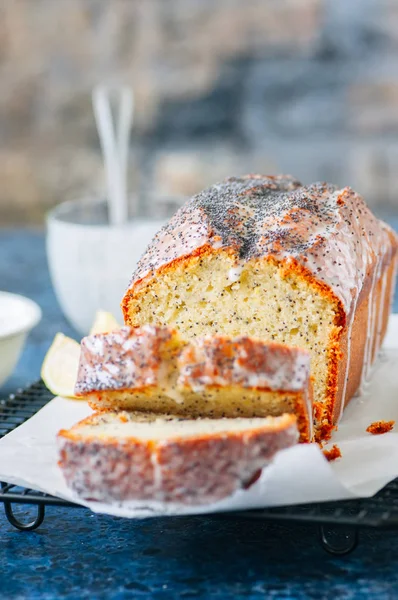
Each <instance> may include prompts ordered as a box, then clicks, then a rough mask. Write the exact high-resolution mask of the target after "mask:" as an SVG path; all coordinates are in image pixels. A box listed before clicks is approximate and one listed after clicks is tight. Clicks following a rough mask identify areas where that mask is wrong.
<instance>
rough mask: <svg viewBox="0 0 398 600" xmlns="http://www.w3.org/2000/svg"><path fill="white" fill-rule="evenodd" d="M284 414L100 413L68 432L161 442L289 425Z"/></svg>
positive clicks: (82, 435) (88, 436) (98, 437)
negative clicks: (237, 416)
mask: <svg viewBox="0 0 398 600" xmlns="http://www.w3.org/2000/svg"><path fill="white" fill-rule="evenodd" d="M289 420H290V417H288V416H287V415H285V416H281V417H277V418H270V417H269V418H264V419H261V418H255V419H197V420H195V419H184V418H178V417H175V416H174V417H173V416H170V415H156V414H150V413H149V414H144V413H139V412H130V413H129V412H122V413H102V414H99V415H95V416H94V417H90V418H89V419H87V420H86V421H83V422H82V423H81V424H78V425H77V426H76V427H75V428H73V429H72V433H75V434H78V435H79V437H81V438H83V439H86V438H92V437H95V438H97V439H103V438H116V439H118V440H120V439H124V438H135V439H139V440H143V441H145V440H148V441H149V440H152V441H158V442H160V441H165V440H168V439H173V438H194V437H196V436H202V435H212V434H218V433H221V434H222V433H226V434H227V433H228V434H230V433H231V432H245V431H248V432H249V431H252V430H256V429H258V428H262V429H264V428H267V427H269V429H270V430H275V429H279V428H284V427H285V426H286V425H288V424H289Z"/></svg>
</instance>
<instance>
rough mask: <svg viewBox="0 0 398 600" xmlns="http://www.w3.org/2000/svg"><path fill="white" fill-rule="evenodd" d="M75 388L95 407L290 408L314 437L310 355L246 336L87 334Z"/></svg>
mask: <svg viewBox="0 0 398 600" xmlns="http://www.w3.org/2000/svg"><path fill="white" fill-rule="evenodd" d="M75 391H76V394H77V395H79V396H85V397H87V399H88V401H89V402H90V405H91V406H92V407H93V408H95V409H96V410H141V411H152V412H159V413H171V414H176V415H187V416H190V417H211V418H218V417H265V416H278V415H281V414H283V413H293V414H295V415H296V417H297V421H298V427H299V431H300V436H301V441H311V439H312V435H313V434H312V421H313V417H312V390H311V383H310V356H309V353H308V352H307V351H305V350H299V349H297V348H288V347H286V346H282V345H280V344H276V343H272V342H269V343H267V342H261V341H259V340H256V339H252V338H248V337H237V338H227V337H222V336H213V337H210V338H206V339H198V340H191V341H190V342H189V343H188V342H184V341H183V340H181V339H180V338H179V337H178V335H177V334H176V332H175V331H173V330H172V329H169V328H167V327H154V326H151V325H144V326H143V327H139V328H136V329H132V328H130V327H123V328H122V329H121V330H119V331H115V332H112V333H107V334H99V335H93V336H88V337H86V338H84V339H83V340H82V343H81V357H80V365H79V372H78V379H77V384H76V390H75Z"/></svg>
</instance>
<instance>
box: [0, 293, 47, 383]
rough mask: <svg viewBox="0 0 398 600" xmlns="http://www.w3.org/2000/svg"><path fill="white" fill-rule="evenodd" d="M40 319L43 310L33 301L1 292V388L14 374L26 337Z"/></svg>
mask: <svg viewBox="0 0 398 600" xmlns="http://www.w3.org/2000/svg"><path fill="white" fill-rule="evenodd" d="M40 319H41V310H40V308H39V306H38V305H37V304H36V303H35V302H33V300H29V299H28V298H25V297H24V296H19V295H17V294H10V293H8V292H0V387H1V386H2V385H3V383H4V382H5V381H6V379H8V377H9V376H10V375H11V374H12V372H13V370H14V368H15V365H16V364H17V362H18V359H19V356H20V354H21V352H22V349H23V346H24V343H25V340H26V336H27V335H28V333H29V331H30V330H31V329H32V328H33V327H35V325H37V323H38V322H39V321H40Z"/></svg>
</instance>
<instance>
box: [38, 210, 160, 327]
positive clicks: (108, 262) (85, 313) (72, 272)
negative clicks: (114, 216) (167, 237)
mask: <svg viewBox="0 0 398 600" xmlns="http://www.w3.org/2000/svg"><path fill="white" fill-rule="evenodd" d="M164 222H165V219H162V220H151V219H141V220H135V221H132V222H128V223H126V224H125V225H123V226H120V227H113V226H110V225H108V224H107V214H106V205H105V202H104V201H100V200H95V199H94V200H93V199H83V200H77V201H71V202H64V203H63V204H60V205H59V206H57V207H56V208H55V209H54V210H52V211H51V212H50V213H49V215H48V218H47V258H48V264H49V269H50V274H51V279H52V283H53V287H54V290H55V293H56V296H57V299H58V302H59V304H60V306H61V308H62V310H63V313H64V314H65V316H66V318H67V319H68V321H69V322H70V323H71V324H72V325H73V326H74V328H75V329H77V331H79V332H80V333H81V334H82V335H86V334H87V333H88V332H89V330H90V328H91V325H92V323H93V320H94V317H95V313H96V311H97V310H106V311H108V312H111V313H112V314H113V315H114V316H115V318H116V319H117V320H118V321H119V322H120V323H122V315H121V310H120V302H121V300H122V297H123V294H124V292H125V290H126V289H127V285H128V283H129V280H130V278H131V275H132V273H133V271H134V268H135V265H136V264H137V261H138V260H139V258H140V256H141V255H142V253H143V252H144V250H145V249H146V247H147V245H148V244H149V242H150V240H151V239H152V237H153V236H154V235H155V233H156V232H157V231H158V230H159V229H160V227H161V226H162V225H163V223H164Z"/></svg>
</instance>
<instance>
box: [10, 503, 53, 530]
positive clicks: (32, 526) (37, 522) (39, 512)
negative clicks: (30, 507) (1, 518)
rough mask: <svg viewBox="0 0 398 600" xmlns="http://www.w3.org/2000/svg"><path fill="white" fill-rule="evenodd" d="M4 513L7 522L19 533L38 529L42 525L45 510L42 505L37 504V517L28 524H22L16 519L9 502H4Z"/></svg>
mask: <svg viewBox="0 0 398 600" xmlns="http://www.w3.org/2000/svg"><path fill="white" fill-rule="evenodd" d="M4 512H5V514H6V517H7V519H8V522H9V523H11V525H13V527H15V528H16V529H19V530H20V531H33V530H34V529H37V528H38V527H40V525H41V524H42V523H43V521H44V515H45V508H44V504H38V505H37V516H36V518H35V519H33V521H30V523H22V522H21V521H20V520H19V519H17V518H16V516H15V515H14V512H13V510H12V504H11V502H7V501H5V502H4Z"/></svg>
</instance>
